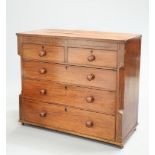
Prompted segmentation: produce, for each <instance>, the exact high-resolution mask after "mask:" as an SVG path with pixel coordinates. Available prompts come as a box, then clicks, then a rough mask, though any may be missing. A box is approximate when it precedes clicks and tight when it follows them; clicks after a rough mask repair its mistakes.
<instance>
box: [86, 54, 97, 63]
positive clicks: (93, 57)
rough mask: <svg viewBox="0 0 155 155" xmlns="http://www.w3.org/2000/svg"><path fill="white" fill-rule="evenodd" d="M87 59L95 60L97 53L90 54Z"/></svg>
mask: <svg viewBox="0 0 155 155" xmlns="http://www.w3.org/2000/svg"><path fill="white" fill-rule="evenodd" d="M87 59H88V61H89V62H91V61H94V60H95V55H90V56H89V57H88V58H87Z"/></svg>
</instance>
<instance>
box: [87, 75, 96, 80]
mask: <svg viewBox="0 0 155 155" xmlns="http://www.w3.org/2000/svg"><path fill="white" fill-rule="evenodd" d="M93 79H95V75H94V74H88V75H87V80H89V81H91V80H93Z"/></svg>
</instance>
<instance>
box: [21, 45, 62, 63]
mask: <svg viewBox="0 0 155 155" xmlns="http://www.w3.org/2000/svg"><path fill="white" fill-rule="evenodd" d="M21 52H22V56H23V58H24V59H36V60H40V61H43V60H46V61H53V62H64V47H60V46H50V45H41V44H23V46H22V51H21ZM41 52H45V54H44V55H42V56H41V55H40V54H41Z"/></svg>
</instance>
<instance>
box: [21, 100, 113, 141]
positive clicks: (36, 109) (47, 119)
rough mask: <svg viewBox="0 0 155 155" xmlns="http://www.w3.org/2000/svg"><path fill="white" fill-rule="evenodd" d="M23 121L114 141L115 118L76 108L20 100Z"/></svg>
mask: <svg viewBox="0 0 155 155" xmlns="http://www.w3.org/2000/svg"><path fill="white" fill-rule="evenodd" d="M21 111H22V117H21V119H22V120H23V121H28V122H32V123H37V124H41V125H46V126H49V127H51V128H52V127H54V128H57V127H58V128H61V129H67V130H71V131H74V132H78V133H82V134H88V135H91V136H94V137H100V138H105V139H109V140H114V137H115V117H114V116H110V115H104V114H99V113H92V112H89V111H84V110H79V109H76V108H71V107H67V111H65V107H64V106H60V105H59V106H58V105H54V104H47V103H41V102H38V101H37V102H33V101H29V100H22V103H21Z"/></svg>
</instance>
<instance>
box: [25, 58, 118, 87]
mask: <svg viewBox="0 0 155 155" xmlns="http://www.w3.org/2000/svg"><path fill="white" fill-rule="evenodd" d="M22 66H23V76H24V77H28V78H33V79H42V80H51V81H59V82H63V83H71V84H77V85H83V86H93V87H100V88H104V89H107V90H116V71H114V70H103V69H95V68H86V67H77V66H65V65H61V64H53V63H45V62H37V61H36V62H34V61H24V62H23V65H22Z"/></svg>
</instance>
